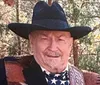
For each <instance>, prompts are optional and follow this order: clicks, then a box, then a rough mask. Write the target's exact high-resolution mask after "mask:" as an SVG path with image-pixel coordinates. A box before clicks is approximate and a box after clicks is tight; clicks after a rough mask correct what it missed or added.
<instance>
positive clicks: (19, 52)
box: [16, 0, 21, 55]
mask: <svg viewBox="0 0 100 85" xmlns="http://www.w3.org/2000/svg"><path fill="white" fill-rule="evenodd" d="M16 21H17V22H18V23H19V0H16ZM17 40H18V55H21V45H20V43H21V41H20V37H19V36H17Z"/></svg>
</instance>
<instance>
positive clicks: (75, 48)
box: [73, 40, 78, 67]
mask: <svg viewBox="0 0 100 85" xmlns="http://www.w3.org/2000/svg"><path fill="white" fill-rule="evenodd" d="M73 59H74V65H75V66H76V67H78V43H77V41H76V40H74V41H73Z"/></svg>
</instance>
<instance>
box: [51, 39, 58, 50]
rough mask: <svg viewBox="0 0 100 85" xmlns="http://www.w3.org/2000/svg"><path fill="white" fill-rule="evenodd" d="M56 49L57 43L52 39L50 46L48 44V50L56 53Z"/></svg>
mask: <svg viewBox="0 0 100 85" xmlns="http://www.w3.org/2000/svg"><path fill="white" fill-rule="evenodd" d="M57 48H58V44H57V41H56V40H54V39H52V40H51V41H50V44H49V50H51V51H56V50H57Z"/></svg>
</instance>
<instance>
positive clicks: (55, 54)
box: [45, 52, 61, 56]
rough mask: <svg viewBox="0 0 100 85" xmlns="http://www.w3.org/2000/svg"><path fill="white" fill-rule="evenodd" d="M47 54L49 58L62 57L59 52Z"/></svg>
mask: <svg viewBox="0 0 100 85" xmlns="http://www.w3.org/2000/svg"><path fill="white" fill-rule="evenodd" d="M45 54H46V55H48V56H61V54H60V53H58V52H46V53H45Z"/></svg>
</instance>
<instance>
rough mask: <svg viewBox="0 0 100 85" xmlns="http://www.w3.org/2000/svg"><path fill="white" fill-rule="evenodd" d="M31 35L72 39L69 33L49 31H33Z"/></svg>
mask: <svg viewBox="0 0 100 85" xmlns="http://www.w3.org/2000/svg"><path fill="white" fill-rule="evenodd" d="M30 34H31V35H33V36H34V35H35V36H38V35H44V36H50V35H54V36H66V37H71V33H70V32H68V31H50V30H49V31H48V30H37V31H33V32H31V33H30Z"/></svg>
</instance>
